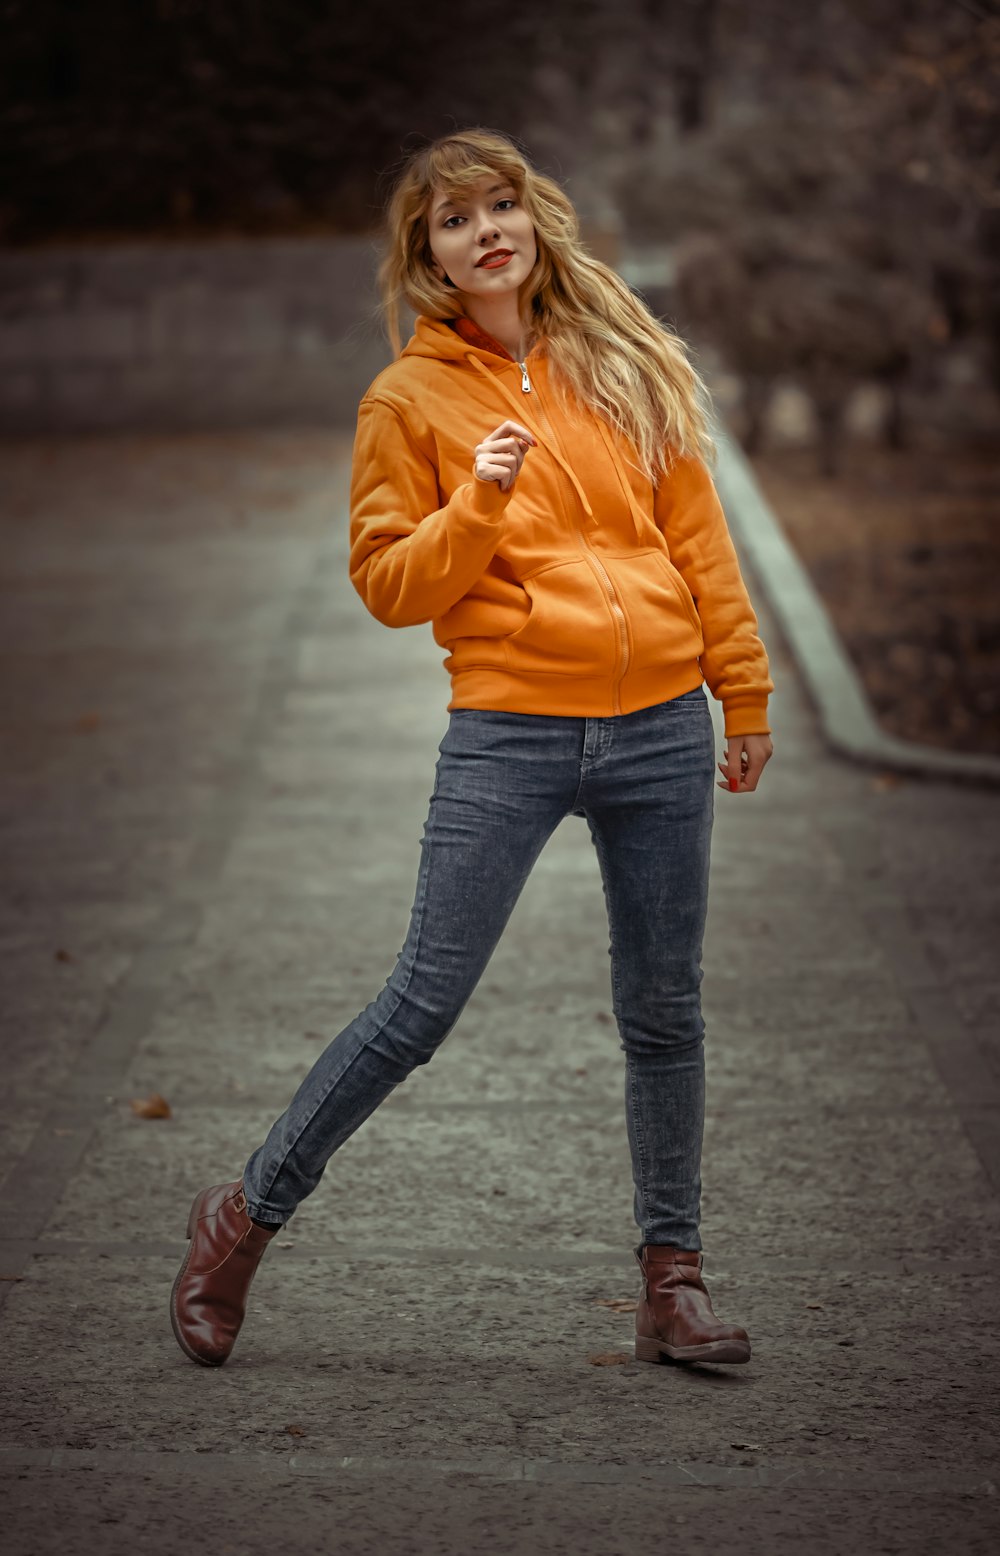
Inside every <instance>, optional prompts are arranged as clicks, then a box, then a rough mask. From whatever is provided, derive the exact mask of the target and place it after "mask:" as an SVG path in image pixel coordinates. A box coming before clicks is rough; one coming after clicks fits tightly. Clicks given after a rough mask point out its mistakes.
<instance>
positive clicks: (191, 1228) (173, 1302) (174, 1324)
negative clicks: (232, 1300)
mask: <svg viewBox="0 0 1000 1556" xmlns="http://www.w3.org/2000/svg"><path fill="white" fill-rule="evenodd" d="M204 1192H205V1191H204V1190H202V1192H201V1194H196V1195H195V1197H194V1203H193V1204H192V1206H191V1210H190V1213H189V1215H188V1224H187V1238H188V1251H187V1253H186V1254H185V1255H184V1262H183V1263H182V1265H181V1267H180V1269H179V1270H178V1271H177V1278H176V1280H175V1281H174V1284H173V1286H172V1287H171V1289H170V1327H171V1329H172V1330H173V1331H174V1339H175V1340H176V1341H177V1344H178V1345H179V1346H180V1348H181V1350H182V1351H183V1352H184V1355H185V1356H189V1357H190V1358H191V1360H192V1361H196V1362H200V1363H201V1365H202V1366H203V1367H221V1366H222V1364H223V1362H224V1361H226V1360H227V1359H228V1358H227V1357H225V1356H217V1357H210V1356H199V1355H198V1352H197V1351H193V1350H192V1349H191V1347H190V1345H188V1343H187V1341H186V1340H185V1338H184V1335H183V1333H182V1331H181V1326H180V1323H179V1322H178V1319H177V1292H178V1290H179V1289H180V1284H181V1281H182V1280H183V1279H184V1274H185V1271H186V1270H187V1267H188V1265H189V1263H190V1262H191V1252H192V1247H191V1239H192V1238H193V1237H194V1232H195V1227H196V1225H197V1223H198V1207H199V1206H200V1204H201V1201H202V1198H203V1196H204Z"/></svg>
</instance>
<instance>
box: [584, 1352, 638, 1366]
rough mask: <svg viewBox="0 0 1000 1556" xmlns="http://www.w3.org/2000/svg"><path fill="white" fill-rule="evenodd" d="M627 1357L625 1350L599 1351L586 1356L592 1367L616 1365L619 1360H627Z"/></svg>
mask: <svg viewBox="0 0 1000 1556" xmlns="http://www.w3.org/2000/svg"><path fill="white" fill-rule="evenodd" d="M628 1359H629V1357H628V1353H627V1352H626V1351H601V1352H600V1353H599V1354H598V1355H596V1356H588V1357H587V1360H588V1361H589V1363H590V1365H591V1366H592V1367H617V1366H618V1364H619V1362H627V1361H628Z"/></svg>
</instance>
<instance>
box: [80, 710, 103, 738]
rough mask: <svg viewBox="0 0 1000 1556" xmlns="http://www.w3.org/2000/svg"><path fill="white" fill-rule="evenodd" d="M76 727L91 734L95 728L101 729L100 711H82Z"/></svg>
mask: <svg viewBox="0 0 1000 1556" xmlns="http://www.w3.org/2000/svg"><path fill="white" fill-rule="evenodd" d="M76 727H77V729H79V730H81V731H82V732H83V733H84V734H89V733H90V731H91V730H94V729H100V727H101V715H100V714H99V713H81V714H80V717H79V718H78V719H77V721H76Z"/></svg>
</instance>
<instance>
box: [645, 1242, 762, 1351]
mask: <svg viewBox="0 0 1000 1556" xmlns="http://www.w3.org/2000/svg"><path fill="white" fill-rule="evenodd" d="M635 1256H636V1259H637V1260H638V1263H639V1268H640V1269H641V1270H642V1273H643V1281H644V1288H643V1294H642V1296H641V1297H640V1298H639V1303H638V1306H637V1307H636V1310H635V1355H636V1360H637V1361H665V1360H666V1359H667V1358H668V1357H669V1358H670V1359H671V1360H672V1361H707V1362H745V1361H749V1360H750V1337H749V1335H748V1334H747V1332H746V1330H745V1329H741V1328H740V1327H739V1325H738V1324H724V1323H723V1322H722V1320H721V1319H719V1318H716V1316H715V1313H714V1312H713V1310H712V1299H711V1297H710V1296H709V1294H708V1292H707V1291H706V1289H705V1282H704V1281H703V1280H702V1278H701V1266H702V1255H701V1254H700V1253H695V1252H693V1251H690V1252H689V1251H688V1250H687V1249H685V1248H672V1247H670V1246H669V1245H668V1244H665V1243H664V1244H660V1243H645V1244H644V1245H643V1247H642V1248H641V1250H640V1249H636V1251H635Z"/></svg>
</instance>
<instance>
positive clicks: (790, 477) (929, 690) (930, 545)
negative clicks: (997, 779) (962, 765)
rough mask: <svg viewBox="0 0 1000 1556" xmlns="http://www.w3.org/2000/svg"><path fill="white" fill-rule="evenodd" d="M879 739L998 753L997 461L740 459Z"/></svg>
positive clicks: (807, 454)
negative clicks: (832, 467)
mask: <svg viewBox="0 0 1000 1556" xmlns="http://www.w3.org/2000/svg"><path fill="white" fill-rule="evenodd" d="M753 466H754V470H755V471H756V474H757V478H758V480H759V481H760V484H761V486H762V488H763V490H764V492H765V493H766V494H767V497H768V499H769V501H770V502H771V505H772V507H773V508H774V509H775V512H776V513H777V514H778V516H779V518H780V520H781V522H782V524H783V526H784V528H785V531H786V533H787V535H788V537H789V539H790V540H791V542H792V544H793V545H794V546H795V548H796V549H797V551H798V553H799V555H800V556H801V557H802V559H803V561H804V562H805V564H806V566H807V568H808V570H809V572H810V574H811V576H812V579H813V582H814V583H815V584H816V587H817V588H818V590H819V592H820V594H821V596H822V598H823V599H824V601H825V602H826V605H827V608H828V609H829V611H830V613H831V616H832V618H833V620H834V623H835V624H836V626H837V628H838V630H839V631H840V634H841V636H842V638H843V640H844V642H845V644H846V647H847V649H848V652H849V653H850V654H851V657H852V658H853V660H854V663H855V664H856V665H857V667H858V670H859V672H860V674H861V677H862V679H863V681H864V683H865V686H866V687H867V690H868V694H869V696H870V698H871V700H872V704H873V706H874V708H875V711H876V714H877V715H878V717H879V719H880V721H881V723H882V726H883V728H884V729H886V730H888V731H889V732H890V733H892V734H894V735H899V736H902V737H904V738H907V739H911V740H919V741H924V742H926V743H927V744H929V745H934V746H941V747H944V748H946V749H950V750H953V751H981V752H991V753H995V754H1000V458H998V457H997V456H996V455H995V454H993V453H990V452H987V451H985V450H983V449H977V450H968V451H962V452H952V453H949V454H948V455H944V454H942V452H941V451H939V450H933V449H916V450H907V451H905V452H902V453H900V452H892V451H891V450H888V449H883V448H875V447H870V446H861V445H856V446H854V447H852V448H850V449H849V450H847V452H846V453H845V456H844V460H843V473H842V474H841V475H839V476H838V477H837V478H836V479H835V480H831V479H827V478H825V477H823V476H821V475H820V474H819V473H818V471H817V460H816V456H815V453H814V452H813V451H812V450H809V449H799V448H789V449H778V450H775V451H773V452H772V451H769V452H767V453H766V454H763V455H760V456H755V457H754V459H753Z"/></svg>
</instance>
